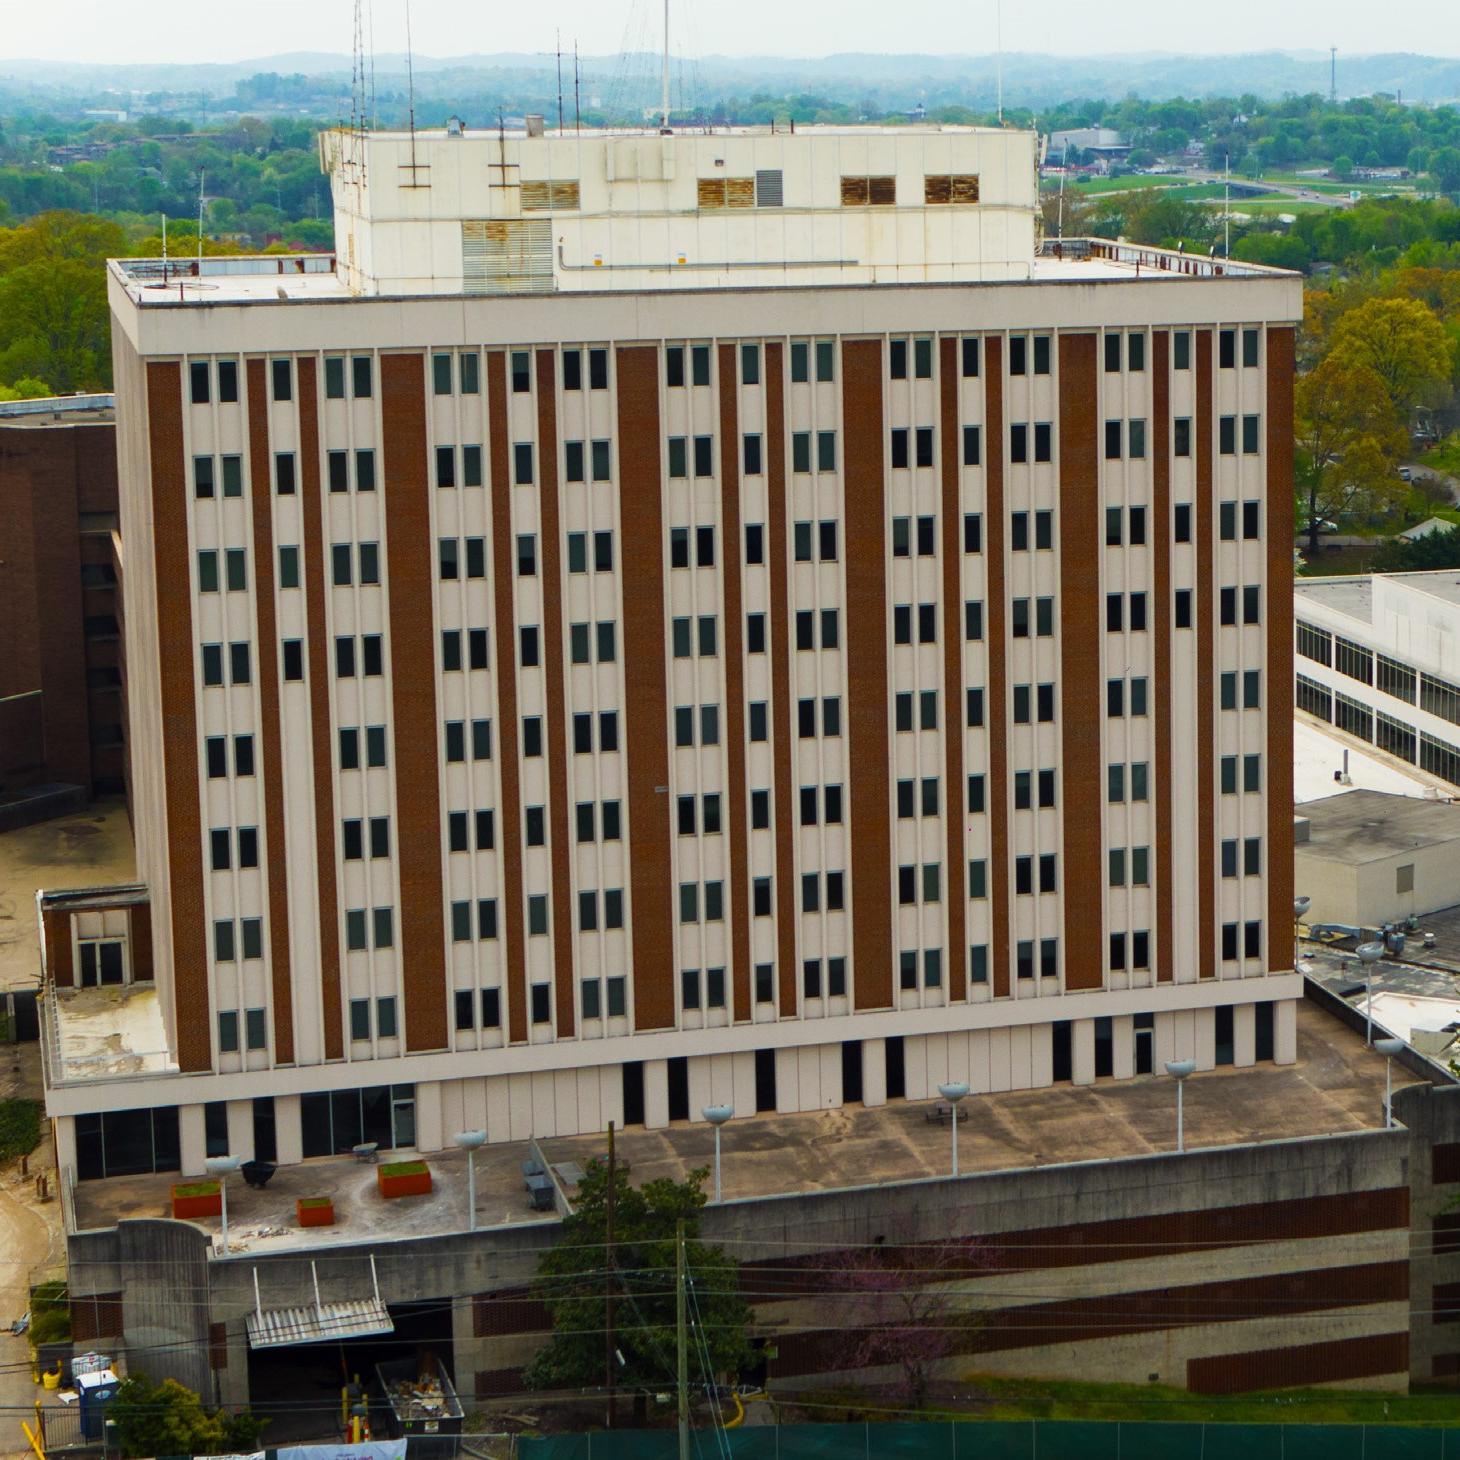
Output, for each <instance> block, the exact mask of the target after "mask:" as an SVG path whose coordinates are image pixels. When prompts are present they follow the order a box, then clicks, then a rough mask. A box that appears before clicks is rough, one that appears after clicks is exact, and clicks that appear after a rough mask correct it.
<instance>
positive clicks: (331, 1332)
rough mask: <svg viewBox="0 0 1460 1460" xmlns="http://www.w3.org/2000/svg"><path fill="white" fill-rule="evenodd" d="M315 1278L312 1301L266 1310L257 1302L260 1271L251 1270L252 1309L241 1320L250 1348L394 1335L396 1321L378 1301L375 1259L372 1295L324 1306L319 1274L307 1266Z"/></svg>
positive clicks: (312, 1265)
mask: <svg viewBox="0 0 1460 1460" xmlns="http://www.w3.org/2000/svg"><path fill="white" fill-rule="evenodd" d="M309 1271H310V1275H311V1276H312V1277H313V1279H314V1302H313V1304H311V1305H300V1306H298V1307H293V1308H265V1307H264V1306H263V1304H262V1303H261V1302H260V1301H259V1270H258V1268H254V1270H253V1293H254V1310H253V1312H252V1313H250V1314H249V1315H248V1316H247V1318H246V1319H245V1320H244V1322H245V1326H246V1327H247V1329H248V1346H249V1347H250V1348H256V1349H257V1348H285V1347H287V1346H288V1345H290V1344H296V1343H327V1342H331V1341H334V1340H337V1339H342V1338H369V1337H371V1336H373V1335H375V1334H379V1333H394V1332H395V1321H394V1319H392V1318H391V1316H390V1310H389V1309H388V1308H387V1307H386V1306H385V1304H384V1303H382V1302H381V1301H380V1282H379V1279H378V1278H377V1277H376V1273H375V1258H374V1256H373V1255H372V1256H371V1258H370V1276H371V1279H372V1282H373V1284H374V1288H375V1292H374V1296H372V1297H369V1298H351V1299H346V1300H345V1301H343V1302H332V1303H326V1302H323V1301H321V1299H320V1296H319V1272H318V1271H317V1269H316V1268H315V1265H314V1263H313V1262H311V1263H310V1264H309Z"/></svg>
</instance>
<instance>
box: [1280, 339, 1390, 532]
mask: <svg viewBox="0 0 1460 1460" xmlns="http://www.w3.org/2000/svg"><path fill="white" fill-rule="evenodd" d="M1294 405H1295V415H1296V423H1297V425H1296V446H1297V451H1296V460H1295V462H1294V473H1293V475H1294V485H1295V486H1296V488H1297V493H1298V515H1299V521H1300V523H1301V524H1302V526H1303V528H1304V530H1306V531H1307V533H1308V551H1309V553H1310V555H1311V556H1314V557H1316V556H1317V554H1318V535H1319V525H1320V524H1321V523H1322V522H1323V521H1324V520H1325V519H1329V518H1338V517H1341V516H1343V515H1344V514H1345V513H1347V512H1350V511H1352V510H1353V509H1354V508H1356V507H1357V506H1359V505H1367V506H1375V505H1385V504H1391V503H1393V502H1396V501H1398V500H1399V499H1400V498H1401V497H1403V496H1404V494H1405V492H1406V490H1407V487H1406V484H1405V483H1404V482H1403V481H1402V480H1401V478H1400V476H1399V472H1398V463H1399V457H1400V455H1401V454H1402V453H1403V451H1404V446H1405V443H1406V439H1407V438H1406V437H1405V433H1404V431H1403V429H1402V428H1401V427H1400V426H1399V425H1398V423H1397V422H1396V420H1395V418H1394V410H1393V407H1392V406H1391V405H1390V402H1389V393H1388V391H1387V390H1386V388H1385V385H1384V382H1383V381H1382V380H1381V379H1380V378H1379V377H1378V375H1376V374H1375V373H1374V371H1372V370H1371V369H1368V368H1367V367H1366V366H1364V365H1352V364H1344V363H1343V362H1342V361H1340V360H1339V359H1338V358H1337V355H1336V353H1335V354H1332V355H1329V356H1328V357H1327V358H1326V359H1324V360H1322V361H1321V362H1320V363H1319V364H1318V365H1317V366H1316V367H1315V368H1314V369H1313V370H1311V371H1309V373H1308V374H1307V375H1304V376H1302V377H1300V379H1299V381H1298V386H1297V393H1296V396H1295V401H1294Z"/></svg>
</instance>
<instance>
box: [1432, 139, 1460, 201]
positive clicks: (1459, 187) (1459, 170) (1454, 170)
mask: <svg viewBox="0 0 1460 1460" xmlns="http://www.w3.org/2000/svg"><path fill="white" fill-rule="evenodd" d="M1429 170H1430V176H1431V177H1433V178H1434V180H1435V186H1436V187H1438V188H1439V190H1440V191H1441V192H1442V193H1454V192H1460V147H1441V148H1440V150H1439V151H1438V152H1436V153H1434V154H1433V155H1432V156H1431V158H1430V169H1429Z"/></svg>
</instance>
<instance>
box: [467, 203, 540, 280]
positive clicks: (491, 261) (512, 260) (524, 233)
mask: <svg viewBox="0 0 1460 1460" xmlns="http://www.w3.org/2000/svg"><path fill="white" fill-rule="evenodd" d="M461 273H462V285H463V288H464V289H465V291H466V293H468V294H551V293H552V292H553V288H554V283H553V234H552V226H551V224H550V223H549V222H548V220H547V219H546V218H541V219H539V218H532V219H523V218H492V219H488V220H486V221H484V222H472V223H466V222H464V223H463V224H462V225H461Z"/></svg>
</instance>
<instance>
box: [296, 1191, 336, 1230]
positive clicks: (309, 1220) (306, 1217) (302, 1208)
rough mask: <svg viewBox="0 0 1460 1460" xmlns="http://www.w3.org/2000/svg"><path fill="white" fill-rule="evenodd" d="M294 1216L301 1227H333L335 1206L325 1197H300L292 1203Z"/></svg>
mask: <svg viewBox="0 0 1460 1460" xmlns="http://www.w3.org/2000/svg"><path fill="white" fill-rule="evenodd" d="M294 1215H295V1216H296V1217H298V1219H299V1225H300V1226H301V1227H333V1226H334V1224H335V1204H334V1202H333V1201H331V1200H330V1198H329V1197H327V1196H301V1197H297V1198H296V1199H295V1202H294Z"/></svg>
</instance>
